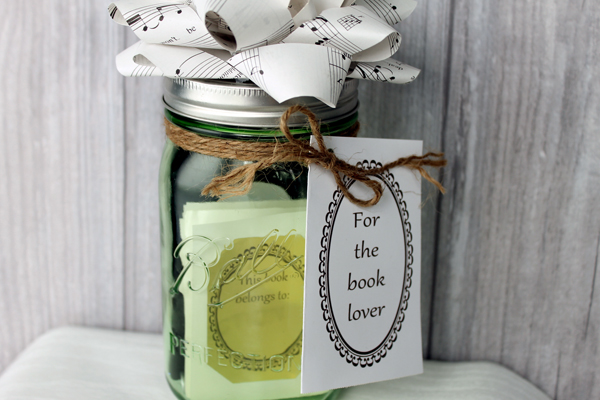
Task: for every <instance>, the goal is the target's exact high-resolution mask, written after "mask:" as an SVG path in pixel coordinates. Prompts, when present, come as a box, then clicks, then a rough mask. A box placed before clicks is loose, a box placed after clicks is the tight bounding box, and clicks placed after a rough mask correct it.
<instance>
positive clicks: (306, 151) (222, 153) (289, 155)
mask: <svg viewBox="0 0 600 400" xmlns="http://www.w3.org/2000/svg"><path fill="white" fill-rule="evenodd" d="M297 112H301V113H303V114H304V115H306V116H307V118H308V122H309V124H310V128H311V131H312V134H313V136H314V137H315V140H316V142H317V145H318V149H316V148H314V147H312V146H311V145H310V144H309V142H308V141H306V140H299V139H296V138H294V137H293V136H292V134H291V132H290V129H289V127H288V120H289V119H290V117H291V116H292V115H293V114H295V113H297ZM165 126H166V132H167V136H168V137H169V139H170V140H171V141H172V142H173V143H174V144H176V145H177V146H179V147H181V148H183V149H185V150H188V151H193V152H197V153H202V154H207V155H211V156H216V157H221V158H234V159H238V160H242V161H255V162H253V163H250V164H246V165H241V166H239V167H237V168H235V169H233V170H232V171H230V172H229V173H227V174H226V175H223V176H217V177H215V178H213V180H212V181H211V182H210V183H209V184H208V185H206V186H205V188H204V190H203V191H202V194H203V195H210V196H216V197H220V198H227V197H232V196H240V195H244V194H246V193H248V192H249V191H250V189H251V187H252V183H253V181H254V177H255V175H256V172H257V171H260V170H262V169H265V168H268V167H270V166H271V165H273V164H275V163H277V162H292V161H293V162H300V163H302V164H304V165H310V164H316V165H319V166H321V167H323V168H325V169H327V170H329V171H331V172H332V174H333V176H334V178H335V181H336V183H337V185H338V186H339V188H340V190H341V191H342V193H343V194H344V196H346V197H347V198H348V200H350V201H351V202H352V203H354V204H356V205H359V206H362V207H371V206H374V205H375V204H377V203H378V202H379V200H380V199H381V196H382V195H383V186H382V184H381V183H380V182H378V181H376V180H373V179H371V178H370V177H371V176H375V175H379V174H381V173H383V172H384V171H387V170H389V169H392V168H395V167H404V168H409V169H412V170H415V171H418V172H419V173H420V174H421V176H422V177H423V178H425V179H426V180H428V181H429V182H431V183H432V184H433V185H435V186H436V187H437V188H438V189H439V190H440V192H442V193H445V192H446V191H445V189H444V187H443V186H442V185H441V184H440V183H439V182H438V181H437V180H436V179H434V178H433V177H432V176H431V175H429V173H428V172H427V171H426V170H425V168H424V167H426V166H429V167H434V168H440V167H443V166H445V165H446V160H445V159H444V154H443V153H434V152H429V153H427V154H425V155H422V156H417V155H412V156H408V157H401V158H398V159H397V160H395V161H393V162H390V163H387V164H385V165H383V166H381V167H378V168H373V169H365V168H362V167H359V166H356V165H352V164H349V163H348V162H346V161H344V160H341V159H339V158H338V157H337V156H336V155H335V153H333V152H332V151H329V149H328V148H327V146H326V145H325V141H324V140H323V135H322V134H321V130H320V127H319V121H318V119H317V117H316V116H315V115H314V114H313V113H312V112H311V111H310V110H308V109H307V108H306V107H303V106H300V105H295V106H292V107H290V108H288V109H287V110H286V111H285V112H284V113H283V115H282V116H281V120H280V123H279V128H280V129H281V132H283V134H284V135H285V137H286V139H287V140H288V142H287V143H281V142H278V141H277V142H275V143H248V142H241V141H234V140H223V139H213V138H207V137H202V136H199V135H197V134H195V133H193V132H190V131H187V130H185V129H182V128H180V127H178V126H175V125H174V124H172V123H170V122H169V121H168V120H165ZM357 132H358V123H356V124H355V125H354V126H353V127H352V128H350V130H349V131H348V132H345V135H346V136H355V135H356V133H357ZM340 174H344V175H346V176H347V177H349V178H350V179H354V180H356V181H359V182H361V183H363V184H364V185H366V186H367V187H368V188H370V189H371V190H372V191H373V197H371V198H370V199H368V200H363V199H359V198H357V197H356V196H354V195H353V194H352V193H350V191H349V190H348V188H347V187H346V185H344V183H343V181H342V178H341V175H340Z"/></svg>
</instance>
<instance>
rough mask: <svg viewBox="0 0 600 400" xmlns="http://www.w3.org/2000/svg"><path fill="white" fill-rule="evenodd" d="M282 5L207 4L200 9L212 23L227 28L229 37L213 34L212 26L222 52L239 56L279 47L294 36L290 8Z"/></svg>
mask: <svg viewBox="0 0 600 400" xmlns="http://www.w3.org/2000/svg"><path fill="white" fill-rule="evenodd" d="M282 4H283V2H282V0H244V1H239V0H238V1H235V0H206V2H205V3H204V4H203V5H197V6H198V11H199V12H200V14H201V15H205V18H206V19H208V20H209V21H211V22H218V21H223V23H224V24H226V26H227V27H228V29H229V31H230V33H229V35H226V34H224V33H223V32H216V31H213V29H212V27H211V26H209V27H208V30H209V31H211V32H212V33H213V36H214V37H215V40H217V42H219V44H221V46H222V47H223V48H225V49H226V50H229V51H231V52H232V53H237V52H241V51H245V50H248V49H252V48H255V47H259V46H267V45H270V44H275V43H279V42H281V40H282V39H283V38H285V37H286V36H287V35H289V34H290V32H292V30H293V29H294V21H293V20H292V15H291V14H290V11H289V9H288V7H287V4H286V5H285V7H281V5H282ZM215 26H219V24H218V23H216V24H215Z"/></svg>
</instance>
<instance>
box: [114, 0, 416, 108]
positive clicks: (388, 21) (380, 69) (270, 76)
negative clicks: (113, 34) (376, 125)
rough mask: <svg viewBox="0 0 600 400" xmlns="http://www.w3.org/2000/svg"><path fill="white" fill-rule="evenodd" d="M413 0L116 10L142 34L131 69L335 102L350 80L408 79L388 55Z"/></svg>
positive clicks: (180, 4)
mask: <svg viewBox="0 0 600 400" xmlns="http://www.w3.org/2000/svg"><path fill="white" fill-rule="evenodd" d="M415 6H416V2H415V1H414V0H176V1H171V2H169V1H167V0H116V1H114V3H112V4H111V5H110V6H109V8H108V11H109V14H110V17H111V18H112V19H113V20H114V21H116V22H117V23H119V24H121V25H126V26H129V27H130V28H131V30H132V31H133V32H134V33H135V34H136V35H137V36H138V38H139V39H140V42H139V43H136V44H134V45H133V46H131V47H129V48H128V49H126V50H125V51H123V52H122V53H121V54H119V55H118V56H117V59H116V63H117V69H118V70H119V72H120V73H121V74H123V75H125V76H166V77H170V78H186V79H241V80H248V79H249V80H252V81H253V82H254V83H256V84H257V85H258V86H260V87H261V88H263V89H264V90H265V91H266V92H267V93H268V94H269V95H271V96H272V97H273V98H275V99H276V100H277V101H280V102H282V101H285V100H288V99H291V98H297V97H304V96H310V97H316V98H318V99H320V100H322V101H323V102H324V103H326V104H327V105H329V106H331V107H335V105H336V103H337V100H338V98H339V95H340V93H341V89H342V87H343V84H344V81H345V79H346V78H347V77H348V78H355V79H366V80H371V81H379V82H392V83H408V82H411V81H412V80H414V79H415V78H416V77H417V76H418V74H419V70H418V69H416V68H413V67H410V66H408V65H406V64H403V63H401V62H399V61H396V60H394V59H392V58H390V57H391V56H392V55H393V54H395V53H396V52H397V50H398V48H399V46H400V42H401V37H400V34H399V33H398V32H397V31H396V29H395V28H394V27H393V26H392V25H394V24H395V23H397V22H399V21H401V20H403V19H405V18H406V17H408V16H409V15H410V14H411V13H412V12H413V10H414V8H415Z"/></svg>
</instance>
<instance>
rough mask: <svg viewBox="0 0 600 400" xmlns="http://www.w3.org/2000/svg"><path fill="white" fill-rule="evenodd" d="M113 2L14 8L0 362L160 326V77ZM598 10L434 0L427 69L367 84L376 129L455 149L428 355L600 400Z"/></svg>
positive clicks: (429, 246) (0, 62) (440, 230)
mask: <svg viewBox="0 0 600 400" xmlns="http://www.w3.org/2000/svg"><path fill="white" fill-rule="evenodd" d="M106 3H107V2H105V1H100V0H93V1H84V0H77V1H75V0H74V1H70V2H64V1H59V0H46V1H41V0H37V1H32V2H7V1H4V2H3V12H4V14H5V15H8V16H9V18H7V19H5V20H4V25H3V26H2V27H1V28H0V32H1V33H0V127H2V128H0V129H1V130H0V132H1V134H0V140H1V141H0V177H1V178H0V190H2V193H3V196H2V200H1V201H0V322H1V324H0V370H1V369H3V368H4V367H5V366H6V365H7V364H8V363H10V362H11V360H13V359H14V357H15V356H16V355H17V354H18V353H19V352H20V351H21V350H22V349H23V348H24V347H25V346H26V345H27V344H28V343H30V342H31V341H32V340H33V339H34V338H35V337H37V336H39V335H40V334H41V333H42V332H45V331H47V330H48V329H50V328H52V327H55V326H60V325H65V324H78V325H89V326H101V327H110V328H116V329H121V328H124V329H129V330H139V331H158V330H159V328H160V316H161V314H160V286H159V257H158V254H159V250H158V218H157V211H156V210H157V204H158V201H157V190H158V189H157V182H156V176H157V171H158V162H159V159H160V152H161V147H162V143H163V141H164V138H163V135H162V129H161V119H162V116H161V99H160V92H161V87H160V86H161V82H160V79H146V80H144V79H139V80H135V79H132V80H125V79H123V78H121V77H120V76H119V75H118V73H117V72H116V70H115V68H114V61H113V60H114V55H115V54H117V53H118V52H119V51H120V50H121V49H123V48H124V47H125V46H126V44H127V43H131V41H132V40H133V39H132V37H131V35H130V34H128V33H126V30H125V29H120V28H119V27H117V26H116V25H115V24H114V23H112V22H111V21H110V19H109V18H108V16H107V13H106V11H105V10H106V6H107V4H106ZM599 16H600V5H599V4H597V3H595V2H590V1H585V0H583V1H576V2H569V3H564V2H563V3H560V2H557V1H556V0H549V1H542V0H535V1H533V0H532V1H529V2H518V1H516V0H508V1H505V2H500V3H498V2H496V3H489V4H488V3H485V2H483V3H482V2H476V1H472V0H452V1H450V2H445V3H443V2H435V1H426V0H423V1H421V2H420V4H419V7H418V8H417V11H416V12H415V13H414V14H413V15H412V16H411V18H410V19H409V20H407V21H406V22H404V23H403V24H401V25H400V31H401V33H402V34H403V44H402V47H401V50H400V53H399V55H398V59H401V60H403V61H406V62H408V63H409V64H412V65H415V66H418V67H420V68H422V69H423V73H422V75H421V76H420V78H419V79H418V80H417V81H416V82H415V83H413V84H411V85H409V86H405V87H397V86H391V85H385V84H367V85H362V87H361V102H362V106H361V121H362V124H363V134H364V135H366V136H378V137H401V138H423V139H424V140H425V147H426V148H427V149H440V148H442V149H444V150H446V151H447V154H448V158H449V160H450V166H449V167H448V168H447V169H446V171H445V172H444V180H445V184H446V186H447V187H448V189H449V193H448V194H447V195H446V196H443V197H442V198H439V199H438V197H437V196H436V195H435V193H432V192H428V191H427V187H426V186H425V187H424V190H425V196H426V197H430V200H428V201H427V202H426V204H425V206H424V209H423V214H424V215H423V224H424V241H423V252H424V254H423V298H422V305H423V326H424V338H425V340H424V346H425V349H424V350H425V354H426V355H428V356H430V357H433V358H437V359H451V360H459V359H461V360H462V359H464V360H467V359H477V360H483V359H487V360H493V361H498V362H500V363H502V364H504V365H507V366H508V367H510V368H512V369H514V370H515V371H516V372H518V373H519V374H521V375H523V376H525V377H526V378H528V379H530V380H531V381H532V382H533V383H534V384H536V385H537V386H538V387H540V388H542V389H543V390H544V391H545V392H547V393H548V394H549V395H551V396H552V397H555V398H557V399H588V398H600V383H599V382H598V381H597V379H595V371H596V369H598V368H599V367H600V355H599V354H598V343H600V331H599V328H600V326H599V323H600V320H599V318H600V314H599V313H600V311H599V310H598V307H600V300H599V299H598V293H600V292H598V291H594V286H595V285H596V269H597V267H598V252H599V251H600V249H599V240H600V207H598V205H597V204H598V201H597V200H596V196H597V195H598V193H600V173H599V172H598V171H600V168H599V167H600V134H599V133H600V132H599V128H598V126H600V125H599V122H600V121H599V115H600V72H599V68H598V63H599V61H600V60H599V58H600V56H599V54H600V52H599V50H598V48H599V46H598V44H599V43H598V38H600V32H599V30H600V23H599V22H600V20H599ZM84 23H86V24H87V27H84ZM438 225H439V226H438ZM431 310H432V312H430V311H431ZM429 333H431V335H429Z"/></svg>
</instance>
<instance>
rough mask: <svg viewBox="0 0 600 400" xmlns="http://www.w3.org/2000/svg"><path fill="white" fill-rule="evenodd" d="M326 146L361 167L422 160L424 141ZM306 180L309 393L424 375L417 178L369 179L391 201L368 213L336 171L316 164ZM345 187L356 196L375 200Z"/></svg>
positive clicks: (305, 367)
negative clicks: (345, 191)
mask: <svg viewBox="0 0 600 400" xmlns="http://www.w3.org/2000/svg"><path fill="white" fill-rule="evenodd" d="M324 139H325V143H326V145H327V147H328V148H330V149H332V150H333V151H334V152H335V154H336V156H337V157H338V158H340V159H343V160H346V161H348V162H349V163H351V164H359V163H360V164H361V165H362V166H363V168H374V167H376V166H381V164H385V163H387V162H390V161H393V160H395V159H397V158H398V157H405V156H409V155H413V154H416V155H421V154H422V142H421V141H407V140H389V139H365V138H343V137H326V138H324ZM311 143H312V144H313V145H314V138H313V139H312V141H311ZM308 176H309V180H308V205H307V227H306V262H305V282H304V327H303V345H302V393H312V392H317V391H323V390H329V389H335V388H341V387H347V386H354V385H360V384H365V383H371V382H377V381H383V380H388V379H395V378H400V377H403V376H409V375H415V374H419V373H422V372H423V359H422V350H421V321H420V284H421V283H420V274H421V212H420V208H419V204H420V202H421V177H420V175H419V174H418V173H415V172H414V171H411V170H409V169H406V168H394V169H392V170H390V171H388V172H386V173H383V174H381V175H377V176H374V177H372V178H371V179H377V180H379V181H380V182H381V183H382V185H383V187H384V194H383V197H382V198H381V200H380V202H379V203H378V204H377V205H375V206H373V207H368V208H363V207H359V206H356V205H354V204H352V203H351V202H350V201H349V200H348V199H347V198H346V197H345V196H344V195H343V193H342V192H341V191H340V190H339V189H338V187H337V184H336V183H335V180H334V177H333V175H332V173H331V172H330V171H327V170H325V169H323V168H321V167H319V166H314V165H311V166H310V170H309V175H308ZM344 182H345V184H346V186H347V187H349V190H350V192H351V193H352V194H354V195H355V196H357V197H359V198H362V199H368V198H369V197H371V196H372V195H373V193H372V192H371V190H370V189H368V188H367V187H366V186H364V185H363V184H362V183H360V182H356V181H353V180H351V179H348V178H346V177H344Z"/></svg>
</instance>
